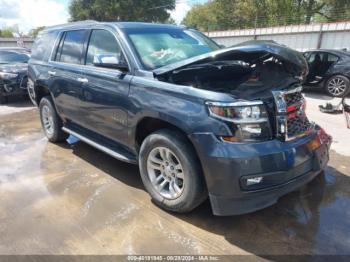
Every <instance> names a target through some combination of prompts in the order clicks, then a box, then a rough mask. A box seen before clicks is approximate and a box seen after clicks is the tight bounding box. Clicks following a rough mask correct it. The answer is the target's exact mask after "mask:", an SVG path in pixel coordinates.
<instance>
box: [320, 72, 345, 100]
mask: <svg viewBox="0 0 350 262" xmlns="http://www.w3.org/2000/svg"><path fill="white" fill-rule="evenodd" d="M349 88H350V81H349V79H348V78H346V77H345V76H342V75H335V76H332V77H331V78H329V79H328V80H327V82H326V84H325V89H326V92H327V94H329V95H330V96H333V97H343V96H344V94H345V93H346V92H347V91H348V90H349Z"/></svg>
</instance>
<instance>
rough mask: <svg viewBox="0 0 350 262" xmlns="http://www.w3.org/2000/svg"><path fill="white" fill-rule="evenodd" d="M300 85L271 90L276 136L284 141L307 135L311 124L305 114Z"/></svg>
mask: <svg viewBox="0 0 350 262" xmlns="http://www.w3.org/2000/svg"><path fill="white" fill-rule="evenodd" d="M301 91H302V87H301V86H297V87H294V88H292V89H289V90H283V91H273V92H272V93H273V96H274V99H275V103H276V125H277V126H276V130H277V136H278V137H279V138H281V139H283V140H285V141H290V140H293V139H295V138H298V137H301V136H304V135H307V134H308V133H309V132H310V131H311V130H312V126H313V124H312V123H311V122H310V121H309V120H308V118H307V116H306V114H305V99H304V97H303V95H302V93H301Z"/></svg>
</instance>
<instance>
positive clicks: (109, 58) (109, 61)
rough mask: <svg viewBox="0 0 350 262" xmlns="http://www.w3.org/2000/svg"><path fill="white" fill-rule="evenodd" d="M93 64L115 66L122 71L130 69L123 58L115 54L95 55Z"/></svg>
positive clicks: (106, 66) (105, 66) (107, 66)
mask: <svg viewBox="0 0 350 262" xmlns="http://www.w3.org/2000/svg"><path fill="white" fill-rule="evenodd" d="M93 64H94V66H96V67H104V68H114V69H119V70H120V71H123V72H127V71H128V70H129V67H128V65H127V63H126V62H125V61H123V60H121V59H120V58H119V57H118V56H116V55H115V54H98V55H94V60H93Z"/></svg>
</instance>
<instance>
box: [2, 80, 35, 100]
mask: <svg viewBox="0 0 350 262" xmlns="http://www.w3.org/2000/svg"><path fill="white" fill-rule="evenodd" d="M27 81H28V78H27V76H18V77H16V78H13V79H0V93H1V95H3V96H12V95H24V94H27Z"/></svg>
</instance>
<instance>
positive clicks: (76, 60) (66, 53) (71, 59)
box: [55, 30, 86, 64]
mask: <svg viewBox="0 0 350 262" xmlns="http://www.w3.org/2000/svg"><path fill="white" fill-rule="evenodd" d="M85 37H86V30H75V31H67V32H66V33H65V34H64V36H63V37H62V39H61V42H60V45H59V47H58V51H57V55H56V59H55V60H56V61H59V62H64V63H69V64H81V56H82V53H83V45H84V40H85Z"/></svg>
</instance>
